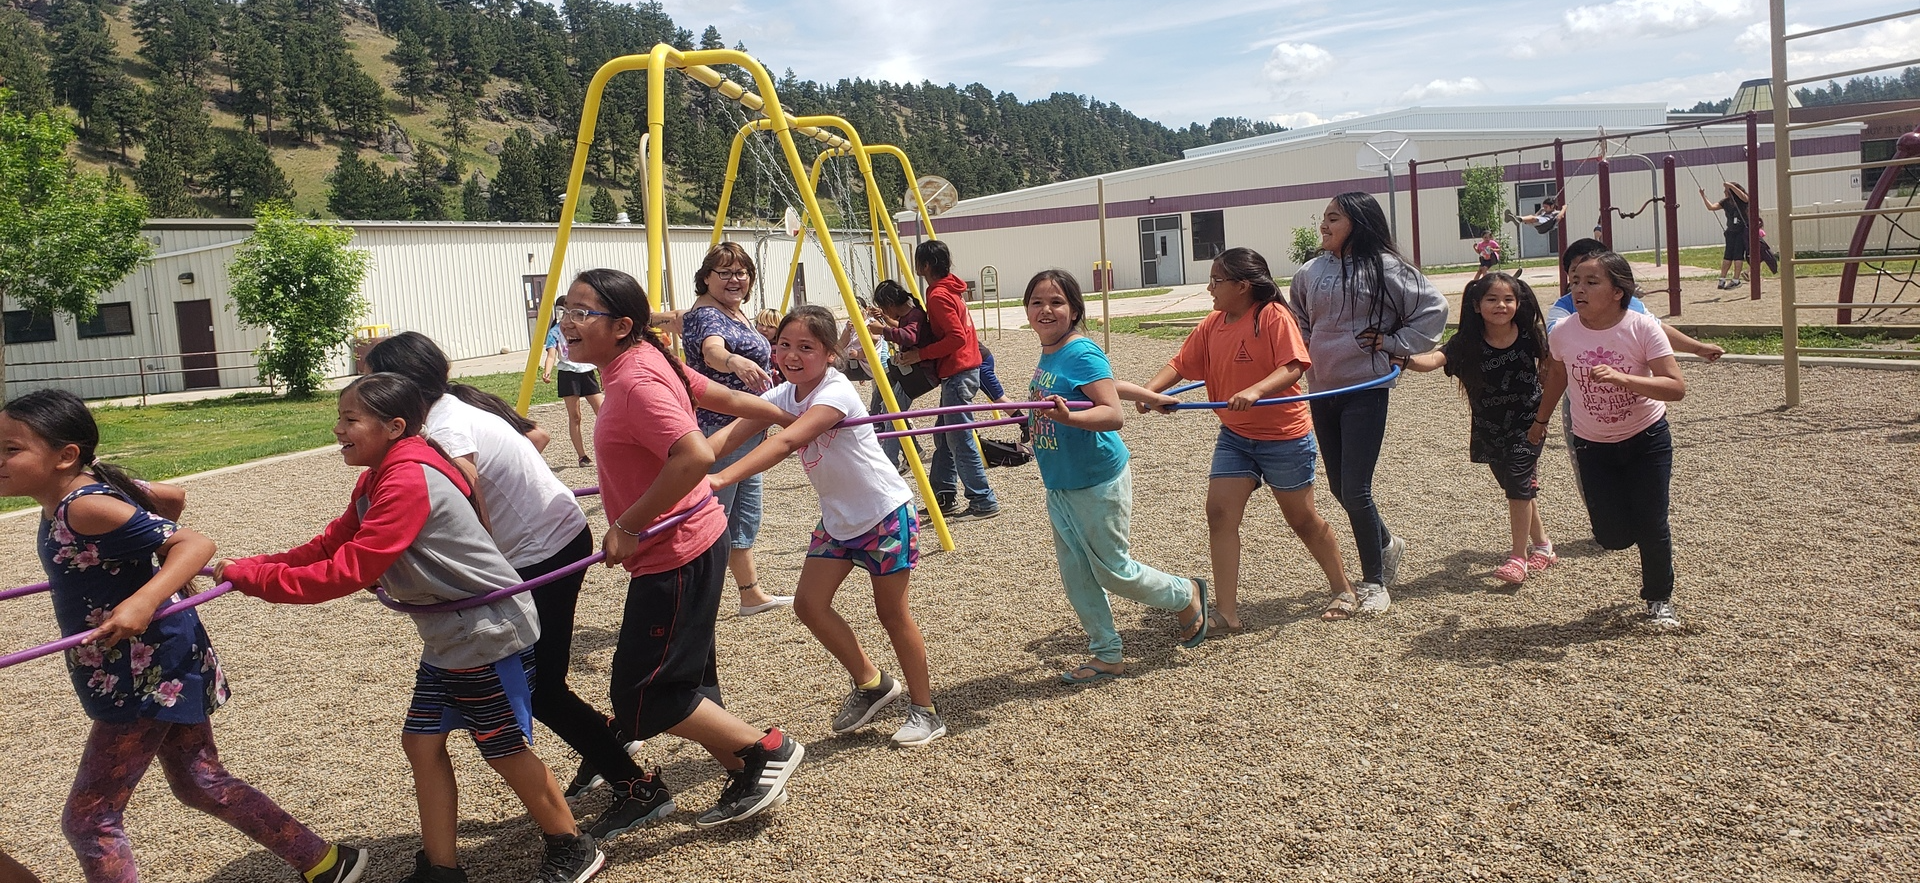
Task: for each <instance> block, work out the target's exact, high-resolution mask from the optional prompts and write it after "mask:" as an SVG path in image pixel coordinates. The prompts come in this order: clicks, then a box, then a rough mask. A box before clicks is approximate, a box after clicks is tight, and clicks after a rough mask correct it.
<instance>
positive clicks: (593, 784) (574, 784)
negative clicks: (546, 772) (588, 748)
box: [564, 757, 607, 800]
mask: <svg viewBox="0 0 1920 883" xmlns="http://www.w3.org/2000/svg"><path fill="white" fill-rule="evenodd" d="M605 784H607V780H606V779H603V778H601V777H600V774H599V773H596V772H594V771H593V764H592V763H589V762H588V761H587V759H586V758H584V757H583V758H581V759H580V771H579V772H576V773H574V774H573V781H571V782H568V783H567V790H566V791H565V793H564V796H565V797H566V798H567V799H568V800H578V799H580V797H581V796H583V795H585V794H586V793H587V792H588V791H592V790H593V789H595V788H598V787H600V786H602V785H605Z"/></svg>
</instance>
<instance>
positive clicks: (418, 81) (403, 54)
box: [387, 29, 433, 111]
mask: <svg viewBox="0 0 1920 883" xmlns="http://www.w3.org/2000/svg"><path fill="white" fill-rule="evenodd" d="M399 39H400V42H399V43H398V44H397V45H395V46H394V47H393V52H392V53H390V54H389V55H388V56H387V57H388V58H389V59H391V60H392V61H393V63H394V66H396V67H398V68H399V78H398V79H396V80H395V81H394V84H393V88H394V91H397V92H399V93H400V94H401V95H404V96H406V99H407V110H409V111H415V110H418V109H419V107H418V105H417V104H416V103H415V102H416V101H417V100H418V99H421V98H425V97H427V96H428V95H431V94H433V56H432V55H429V54H428V53H427V44H425V43H422V42H420V37H419V35H418V34H415V33H414V32H413V31H412V30H411V29H406V30H402V31H401V32H400V38H399Z"/></svg>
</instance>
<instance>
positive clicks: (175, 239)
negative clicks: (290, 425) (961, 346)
mask: <svg viewBox="0 0 1920 883" xmlns="http://www.w3.org/2000/svg"><path fill="white" fill-rule="evenodd" d="M339 223H342V224H344V225H345V226H348V227H351V228H352V229H353V231H354V238H353V242H352V243H351V247H353V248H359V249H364V250H366V251H367V252H369V253H371V254H372V256H373V260H372V263H371V265H370V267H369V269H368V271H367V278H366V281H365V282H364V283H363V284H362V286H361V293H362V294H363V295H364V296H365V297H366V298H367V300H368V302H369V304H370V309H369V310H368V312H367V314H366V316H365V318H363V319H362V320H361V321H362V322H363V323H364V324H365V326H366V328H365V333H366V334H367V335H368V336H373V335H381V334H398V333H400V332H402V331H418V332H420V333H422V334H426V335H427V336H429V337H432V338H433V339H434V340H435V341H436V342H438V343H439V344H440V347H441V348H442V349H444V350H446V352H447V355H448V356H450V357H451V358H453V359H456V360H458V359H469V358H474V357H478V356H487V355H496V354H499V353H507V352H524V351H525V350H526V348H527V344H528V341H529V340H530V339H531V334H532V331H533V329H532V325H533V323H534V321H535V309H536V308H537V306H538V298H539V297H540V295H541V294H542V293H543V291H544V286H545V284H546V274H547V269H548V266H549V262H550V261H551V260H552V259H553V247H554V236H555V234H556V232H557V227H556V225H554V224H509V223H462V222H412V221H349V222H339ZM252 230H253V222H252V220H251V219H176V220H158V219H156V220H153V221H150V222H149V223H148V225H147V228H146V231H145V235H146V236H147V240H148V242H149V243H151V244H152V246H153V250H152V255H151V257H149V258H148V259H147V260H146V261H144V262H142V263H141V264H140V266H139V267H137V268H136V269H135V270H134V271H133V272H132V273H131V274H129V275H128V276H127V277H126V278H125V279H122V280H121V281H120V283H119V284H118V285H115V286H114V287H113V288H112V289H111V290H109V291H105V292H102V293H101V294H100V296H99V301H98V302H99V313H98V314H97V315H95V316H94V318H93V319H92V320H90V321H87V322H77V321H75V320H74V318H73V317H72V316H69V315H64V314H55V315H52V316H37V315H34V314H33V313H31V312H28V311H27V310H24V309H21V308H20V305H19V304H17V303H15V302H14V301H12V300H8V301H6V304H5V316H4V319H5V332H6V338H5V339H6V347H5V351H6V362H7V375H6V390H5V392H6V397H8V398H11V397H13V396H17V395H19V394H21V393H24V392H29V391H32V390H35V389H40V388H44V387H59V388H62V389H67V390H71V391H73V392H74V393H76V394H78V395H81V396H83V397H85V398H117V397H125V396H137V395H141V394H142V392H143V390H144V392H146V393H162V392H179V391H182V390H191V389H207V388H243V387H250V386H256V385H258V384H259V380H258V378H257V376H256V373H255V371H254V368H253V365H254V359H253V349H254V348H255V347H257V346H259V345H260V343H261V342H262V341H264V340H265V339H266V335H267V330H266V329H264V328H248V327H244V326H242V325H241V324H240V322H239V320H238V318H237V317H236V316H235V314H234V305H233V299H232V297H231V296H230V294H229V281H228V278H227V266H228V265H229V264H230V263H232V261H233V258H234V254H235V251H236V250H237V249H238V248H239V247H240V244H241V243H242V242H243V241H245V239H246V238H247V236H248V235H249V234H250V233H251V232H252ZM712 234H713V230H712V228H710V227H674V228H671V230H670V235H669V248H668V252H667V260H666V264H667V267H666V269H667V271H668V272H667V280H668V284H667V286H666V287H667V291H665V292H663V293H662V297H663V300H664V302H665V303H666V304H667V305H668V306H669V308H671V307H672V306H673V305H679V306H682V307H684V306H686V305H687V304H690V303H692V302H693V298H694V296H695V295H694V291H693V273H694V271H695V270H696V269H698V268H699V266H700V261H701V259H702V258H703V257H705V255H706V252H707V248H708V242H709V241H710V238H711V236H712ZM727 237H728V238H729V239H731V240H733V241H736V242H739V243H741V244H742V245H743V246H745V247H746V248H747V250H748V252H749V253H750V254H752V255H753V256H754V260H755V263H756V264H757V265H758V266H759V268H760V277H761V278H760V280H759V285H760V287H761V288H762V289H763V291H764V292H765V298H766V303H767V304H768V305H770V306H772V307H773V308H775V309H778V308H779V307H780V304H781V293H782V291H783V290H784V288H785V285H786V280H787V276H788V265H789V263H790V261H791V260H792V256H793V241H794V240H793V238H792V237H790V236H787V235H786V234H785V233H784V232H783V231H768V230H762V229H749V228H737V229H729V230H728V231H727ZM836 244H837V245H839V247H840V249H841V255H842V258H843V259H844V260H846V261H848V262H849V264H850V265H852V266H854V267H855V268H858V267H860V266H861V265H862V264H863V263H864V264H865V265H866V266H868V267H870V266H871V264H872V255H871V251H870V249H869V247H868V246H867V245H866V244H865V242H864V241H863V242H860V243H855V244H849V243H848V242H847V241H844V238H842V241H838V242H837V243H836ZM593 267H612V268H614V269H618V270H624V271H626V272H628V273H631V274H633V275H634V276H635V277H636V278H638V279H639V280H640V281H641V284H643V285H644V284H646V280H647V272H646V268H647V243H646V232H645V229H644V228H642V227H639V226H634V225H627V224H576V225H574V226H573V230H572V233H571V235H570V238H569V242H568V246H567V254H566V263H565V269H564V271H563V272H564V273H565V276H566V278H567V279H571V278H572V277H573V275H574V274H576V273H578V272H580V271H581V270H585V269H589V268H593ZM795 275H796V276H797V280H796V286H795V288H796V290H797V292H799V293H801V295H802V297H803V298H804V292H805V290H806V289H807V288H808V287H809V286H810V287H811V288H812V290H813V293H814V298H813V299H814V300H815V301H817V302H820V303H823V304H828V305H830V306H832V307H834V308H835V311H836V312H844V311H843V310H840V309H838V307H839V303H840V297H839V294H838V291H837V289H836V288H835V285H834V281H833V275H832V273H831V272H830V271H829V268H828V265H827V262H826V258H825V255H824V254H823V253H822V252H821V250H820V247H819V245H818V244H817V241H816V240H814V239H811V238H810V239H809V240H808V246H807V248H806V249H805V250H804V251H803V253H802V260H801V262H800V265H799V268H798V270H797V271H796V273H795ZM866 275H867V276H871V275H872V273H871V270H868V271H867V272H866ZM857 278H860V279H861V281H862V282H863V283H864V284H866V286H867V288H869V289H871V287H872V280H867V279H865V278H864V277H857ZM563 293H564V289H563ZM823 294H825V295H827V296H826V297H822V296H821V295H823ZM760 302H761V301H760V298H758V297H756V298H755V309H758V308H759V303H760ZM542 336H543V338H544V335H542ZM352 367H353V365H352V359H351V354H350V353H348V352H345V351H344V350H343V352H342V353H341V354H340V355H339V356H338V357H337V358H336V359H335V360H334V364H333V365H332V366H331V367H330V369H329V373H331V374H333V375H335V376H339V375H342V374H347V373H350V372H351V371H352Z"/></svg>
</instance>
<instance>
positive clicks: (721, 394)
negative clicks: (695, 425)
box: [694, 383, 793, 426]
mask: <svg viewBox="0 0 1920 883" xmlns="http://www.w3.org/2000/svg"><path fill="white" fill-rule="evenodd" d="M694 404H696V405H699V406H700V407H702V408H705V409H707V410H709V411H715V412H718V413H721V414H732V415H733V416H735V417H745V418H747V419H748V420H761V421H765V422H767V423H771V424H773V425H775V426H786V425H788V424H791V423H792V422H793V415H792V414H789V413H787V412H785V411H782V410H780V409H779V408H776V407H774V405H773V403H772V402H769V401H767V400H766V399H763V398H761V397H759V396H757V395H749V394H747V393H744V392H741V391H739V390H737V389H733V388H731V387H727V386H723V385H721V384H718V383H709V384H707V388H706V390H705V391H703V392H701V393H700V399H699V400H698V401H696V402H694Z"/></svg>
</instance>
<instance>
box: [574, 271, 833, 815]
mask: <svg viewBox="0 0 1920 883" xmlns="http://www.w3.org/2000/svg"><path fill="white" fill-rule="evenodd" d="M651 315H652V309H651V305H650V304H649V303H648V302H647V295H646V292H645V291H644V290H642V289H641V287H640V283H639V282H638V281H636V280H635V279H634V278H633V277H632V276H629V275H627V274H626V273H622V272H620V271H618V270H588V271H586V272H583V273H581V274H580V275H579V276H578V277H576V278H575V279H574V281H573V286H572V287H571V288H569V289H568V290H567V309H566V311H564V312H562V313H561V314H560V334H561V336H562V338H564V339H565V340H566V343H567V351H568V353H569V354H571V355H572V357H574V358H576V359H579V360H581V361H582V362H586V363H588V364H591V365H593V366H594V367H595V368H598V369H599V370H600V376H601V378H602V381H603V382H604V383H605V385H606V401H605V404H604V406H603V407H602V408H601V409H600V413H599V415H598V416H597V417H596V418H595V419H594V424H593V450H594V465H595V468H596V469H598V470H599V473H600V499H601V502H602V503H603V504H604V506H605V509H606V513H607V517H608V519H609V521H610V526H609V529H608V531H607V536H606V540H605V542H604V543H603V544H602V548H603V549H604V550H605V551H606V553H607V566H609V567H612V566H616V565H618V566H621V567H625V568H626V569H627V573H628V574H630V575H631V577H632V579H631V580H630V581H629V582H628V584H627V602H626V610H625V612H624V614H623V616H622V618H621V622H620V639H619V643H618V644H617V645H616V646H615V648H614V651H613V671H612V678H611V685H610V689H611V691H612V694H613V695H612V699H613V710H614V723H615V725H617V726H618V727H619V728H620V730H621V731H622V732H623V733H624V734H625V735H626V736H627V737H628V738H630V739H650V738H652V737H654V736H656V735H658V734H660V733H672V734H674V735H676V736H679V737H681V738H684V739H691V740H693V741H695V742H698V743H700V744H701V746H703V747H705V748H706V749H707V751H708V752H709V753H711V754H712V755H713V756H714V757H715V758H718V759H719V760H720V762H721V764H722V765H723V766H725V767H726V768H727V770H728V779H729V780H728V784H727V787H726V790H724V791H722V792H721V794H720V802H719V803H718V804H716V805H715V806H714V808H713V809H712V810H710V811H708V812H707V813H705V814H703V815H701V816H700V817H699V818H698V819H697V820H695V824H697V825H699V826H700V827H703V828H704V827H711V826H713V825H720V824H725V823H727V822H735V821H739V820H742V819H746V818H750V817H752V816H754V815H757V814H759V813H760V812H762V811H764V810H766V809H769V808H771V807H774V806H778V805H780V804H781V803H784V802H785V800H786V786H787V779H788V777H789V776H791V775H792V774H793V770H794V768H795V767H797V766H799V764H800V761H801V759H802V758H804V757H805V756H806V749H805V748H804V747H803V746H802V745H801V744H800V743H799V742H796V741H794V740H793V738H792V737H790V736H787V735H786V734H785V733H782V732H781V731H780V729H779V728H778V727H775V728H773V729H770V730H768V731H767V732H765V733H762V732H760V731H759V730H758V729H755V728H754V727H753V725H751V724H748V723H747V722H746V721H743V720H741V719H740V718H738V717H736V716H734V714H733V713H732V712H730V711H728V710H726V709H725V708H722V707H721V706H720V685H719V682H718V680H717V678H716V674H715V670H716V659H715V655H714V638H713V627H714V620H715V618H716V617H717V616H718V615H719V610H720V594H721V589H722V587H723V584H724V582H725V579H726V568H727V555H728V553H729V552H730V551H731V546H732V544H731V542H730V541H729V540H728V539H727V537H726V535H725V534H726V523H727V522H726V517H725V516H724V515H722V514H721V511H720V507H719V506H718V505H716V504H712V503H710V502H709V500H710V498H711V497H712V496H713V490H712V488H711V487H710V486H709V485H708V483H707V470H708V469H709V468H710V467H712V466H713V461H714V454H713V448H712V447H711V446H710V445H708V444H707V437H706V436H705V435H704V434H702V433H701V431H700V425H699V423H698V422H697V421H695V419H694V414H693V409H694V405H695V404H698V405H699V406H700V407H702V408H706V409H707V410H710V411H718V412H723V413H727V414H733V415H735V416H739V417H747V418H750V419H757V420H766V421H769V422H773V423H780V424H782V425H784V424H786V423H790V422H792V418H791V417H789V416H788V415H787V413H786V412H784V411H781V410H780V409H779V408H776V407H774V406H773V405H771V404H768V403H767V402H764V401H761V400H760V399H759V398H758V397H756V396H751V395H747V394H745V393H742V392H738V391H735V390H731V389H728V388H726V387H724V386H721V385H720V384H717V383H710V382H708V380H707V379H706V378H705V377H702V376H700V375H699V374H695V373H692V372H689V371H688V370H687V369H686V366H684V365H681V364H680V362H679V360H677V359H675V358H674V357H673V355H672V354H671V353H669V352H668V351H667V349H666V347H665V346H664V345H662V343H661V341H660V338H658V337H656V336H654V333H653V330H652V329H651V328H649V327H648V325H647V320H648V319H649V318H650V317H651ZM694 507H699V509H698V511H697V512H695V513H694V515H693V516H692V517H691V518H688V519H687V520H686V521H685V522H683V523H681V524H680V525H678V526H676V527H674V528H673V529H671V530H668V531H666V532H665V533H663V534H661V535H659V536H655V537H650V538H649V539H647V540H646V541H645V542H642V541H641V540H640V539H639V538H640V535H641V534H643V533H645V532H646V530H647V528H648V527H650V526H652V525H653V524H654V523H655V522H657V521H659V520H661V519H662V518H664V517H666V516H669V515H671V514H673V513H678V512H684V511H686V510H688V509H691V508H694ZM612 790H613V792H614V805H613V806H612V807H610V808H609V809H608V810H607V814H606V815H605V816H602V817H601V820H600V821H599V822H598V823H596V824H595V825H594V830H595V832H597V833H600V834H602V835H603V836H612V835H613V834H614V833H618V832H620V831H625V830H627V829H628V828H630V827H633V826H635V825H640V824H647V823H650V822H653V821H657V820H659V819H661V818H664V817H665V816H666V815H667V814H668V813H671V812H672V811H673V801H672V799H671V798H670V797H669V796H668V795H667V789H666V786H665V785H663V784H661V782H660V778H659V774H658V771H657V770H656V771H655V772H654V773H653V774H652V775H649V776H647V777H646V778H645V779H642V780H637V781H632V782H616V783H612Z"/></svg>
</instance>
